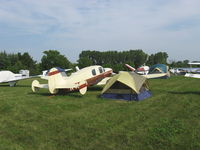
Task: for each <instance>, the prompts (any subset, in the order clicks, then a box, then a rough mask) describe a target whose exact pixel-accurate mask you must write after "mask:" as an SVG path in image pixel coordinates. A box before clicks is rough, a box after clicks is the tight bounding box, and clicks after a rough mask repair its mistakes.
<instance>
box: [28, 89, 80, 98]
mask: <svg viewBox="0 0 200 150" xmlns="http://www.w3.org/2000/svg"><path fill="white" fill-rule="evenodd" d="M28 94H30V95H41V96H48V97H51V96H52V97H53V96H69V97H75V98H82V97H83V96H82V95H80V94H79V92H78V93H77V92H76V91H73V92H66V91H62V90H59V92H58V93H57V94H51V93H49V92H45V93H41V92H37V93H34V92H29V93H28Z"/></svg>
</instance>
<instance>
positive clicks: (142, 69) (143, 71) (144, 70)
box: [125, 64, 149, 75]
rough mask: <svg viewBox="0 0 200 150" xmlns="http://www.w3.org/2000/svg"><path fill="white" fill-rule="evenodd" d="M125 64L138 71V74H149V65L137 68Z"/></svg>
mask: <svg viewBox="0 0 200 150" xmlns="http://www.w3.org/2000/svg"><path fill="white" fill-rule="evenodd" d="M125 66H126V67H127V68H128V69H129V70H131V71H134V72H136V73H138V74H142V75H147V74H148V73H149V66H145V65H143V66H141V67H139V68H137V69H135V68H133V67H132V66H130V65H128V64H125Z"/></svg>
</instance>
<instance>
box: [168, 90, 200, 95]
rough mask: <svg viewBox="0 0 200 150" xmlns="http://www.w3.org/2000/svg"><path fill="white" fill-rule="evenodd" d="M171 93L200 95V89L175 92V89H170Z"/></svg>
mask: <svg viewBox="0 0 200 150" xmlns="http://www.w3.org/2000/svg"><path fill="white" fill-rule="evenodd" d="M168 93H170V94H183V95H184V94H194V95H200V91H185V92H175V91H169V92H168Z"/></svg>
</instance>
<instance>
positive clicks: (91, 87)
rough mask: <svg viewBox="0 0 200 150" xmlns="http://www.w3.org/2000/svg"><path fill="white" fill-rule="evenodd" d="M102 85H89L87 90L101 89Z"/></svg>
mask: <svg viewBox="0 0 200 150" xmlns="http://www.w3.org/2000/svg"><path fill="white" fill-rule="evenodd" d="M102 89H103V87H101V86H89V87H88V91H102Z"/></svg>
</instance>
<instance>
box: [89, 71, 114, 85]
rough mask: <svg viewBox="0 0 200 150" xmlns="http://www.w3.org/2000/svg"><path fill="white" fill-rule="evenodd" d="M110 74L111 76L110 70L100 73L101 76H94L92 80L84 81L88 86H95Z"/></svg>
mask: <svg viewBox="0 0 200 150" xmlns="http://www.w3.org/2000/svg"><path fill="white" fill-rule="evenodd" d="M111 74H112V70H110V71H107V72H104V73H101V74H99V75H97V76H94V77H92V78H89V79H87V80H86V81H87V83H88V85H93V84H96V83H97V82H98V80H99V81H100V80H102V79H103V78H105V77H109V76H111Z"/></svg>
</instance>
